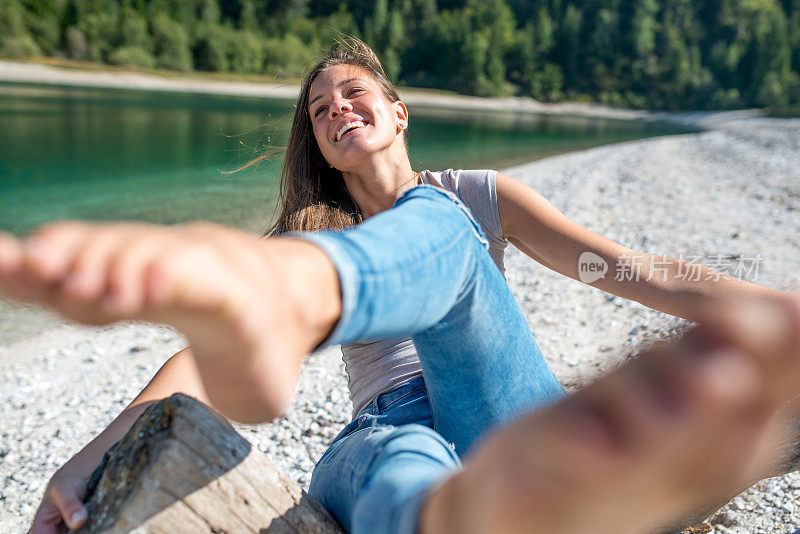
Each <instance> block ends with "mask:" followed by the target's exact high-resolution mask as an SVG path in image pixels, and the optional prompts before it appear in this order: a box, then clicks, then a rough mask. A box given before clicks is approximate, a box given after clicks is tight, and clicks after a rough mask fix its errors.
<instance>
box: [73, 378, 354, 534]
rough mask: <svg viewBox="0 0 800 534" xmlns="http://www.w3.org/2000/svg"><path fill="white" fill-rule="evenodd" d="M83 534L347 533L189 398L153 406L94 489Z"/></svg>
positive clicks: (110, 457) (113, 453) (110, 458)
mask: <svg viewBox="0 0 800 534" xmlns="http://www.w3.org/2000/svg"><path fill="white" fill-rule="evenodd" d="M87 508H88V510H89V521H88V522H87V524H86V525H85V526H84V527H83V528H82V529H81V530H80V532H82V533H83V532H92V533H93V532H131V531H135V532H148V533H151V532H152V533H165V534H176V533H180V532H192V533H203V532H208V533H212V532H213V533H221V532H262V533H276V534H284V533H303V534H318V533H319V534H322V533H325V534H327V533H342V532H343V531H342V529H341V527H340V526H339V525H338V524H337V523H336V521H335V520H334V519H333V518H332V517H331V516H330V515H328V513H327V512H326V511H325V509H324V508H323V507H322V506H321V505H320V504H319V503H317V502H316V501H315V500H314V499H313V498H312V497H311V496H310V495H308V494H307V493H306V492H304V491H303V490H302V489H301V488H300V486H298V485H297V484H296V483H295V482H293V481H292V480H290V479H289V478H288V477H287V476H286V475H285V474H284V473H282V472H281V471H280V470H279V469H278V468H277V467H275V465H274V464H273V463H272V462H270V461H269V459H268V458H267V457H266V456H265V455H264V454H262V453H261V452H260V451H258V450H257V449H255V448H254V447H253V446H252V445H251V444H250V443H249V442H248V441H247V440H246V439H244V438H243V437H242V436H240V435H239V434H238V433H237V432H236V431H235V430H234V429H233V428H232V427H231V426H230V425H229V424H228V422H227V421H226V420H225V419H224V418H223V417H222V416H220V415H218V414H215V413H214V412H213V411H212V410H211V409H210V408H208V407H207V406H206V405H204V404H202V403H201V402H199V401H197V400H195V399H193V398H191V397H188V396H186V395H182V394H175V395H173V396H172V397H170V398H168V399H164V400H163V401H160V402H158V403H155V404H153V405H152V406H150V407H148V409H147V410H146V411H145V412H144V413H143V414H142V416H141V417H140V418H139V419H138V420H137V421H136V423H135V424H134V425H133V427H131V429H130V431H128V433H127V434H126V435H125V437H124V438H123V439H122V440H120V442H119V443H117V444H116V445H115V446H114V447H112V449H111V450H109V452H108V453H106V457H105V459H104V460H103V464H102V465H101V466H100V467H99V468H98V470H97V471H96V472H95V474H94V476H93V477H92V480H91V481H90V483H89V486H88V489H87Z"/></svg>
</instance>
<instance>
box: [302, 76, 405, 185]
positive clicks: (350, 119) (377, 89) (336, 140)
mask: <svg viewBox="0 0 800 534" xmlns="http://www.w3.org/2000/svg"><path fill="white" fill-rule="evenodd" d="M308 101H309V105H308V114H309V118H310V119H311V125H312V128H313V130H314V138H315V139H316V140H317V145H318V146H319V149H320V152H322V155H323V156H324V157H325V159H326V160H327V161H328V163H330V164H331V165H333V166H334V167H336V168H337V169H339V170H342V171H346V170H350V169H354V168H356V167H357V166H358V165H359V163H362V162H363V161H364V159H365V158H369V157H371V156H372V155H374V154H378V153H380V152H381V151H384V150H395V149H397V148H398V147H399V148H401V149H402V150H401V151H400V153H402V154H405V141H404V138H403V130H404V129H405V127H406V126H407V124H408V112H407V110H406V107H405V105H404V104H403V103H402V102H400V101H397V102H390V101H389V99H388V98H387V97H386V95H385V93H384V92H383V89H382V87H381V85H380V84H379V83H378V82H377V81H375V79H374V78H373V77H372V76H371V75H370V74H369V73H368V72H367V71H366V70H364V69H362V68H360V67H357V66H354V65H346V64H343V65H335V66H333V67H329V68H327V69H325V70H324V71H322V72H321V73H320V74H319V75H318V76H317V77H316V78H315V79H314V82H313V83H312V84H311V89H310V91H309V100H308Z"/></svg>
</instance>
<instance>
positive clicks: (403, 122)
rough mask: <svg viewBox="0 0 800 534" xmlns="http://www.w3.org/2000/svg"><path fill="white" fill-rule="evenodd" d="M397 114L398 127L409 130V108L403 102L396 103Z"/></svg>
mask: <svg viewBox="0 0 800 534" xmlns="http://www.w3.org/2000/svg"><path fill="white" fill-rule="evenodd" d="M394 110H395V114H396V115H397V126H398V127H399V128H400V129H401V130H405V129H407V128H408V108H406V105H405V104H403V101H402V100H398V101H397V102H395V103H394Z"/></svg>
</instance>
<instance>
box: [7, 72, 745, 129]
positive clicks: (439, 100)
mask: <svg viewBox="0 0 800 534" xmlns="http://www.w3.org/2000/svg"><path fill="white" fill-rule="evenodd" d="M112 68H113V67H108V69H106V68H105V66H104V69H103V70H88V69H85V70H84V69H79V68H73V67H69V68H68V67H63V66H62V67H59V66H53V65H47V64H42V63H23V62H15V61H8V60H0V82H6V83H15V84H30V85H53V86H67V87H84V88H103V89H120V90H138V91H159V92H167V93H191V94H203V95H217V96H238V97H249V98H274V99H284V100H296V99H297V96H298V92H299V85H296V84H293V83H290V82H287V83H262V82H250V81H222V80H213V79H207V78H200V77H192V76H191V75H179V76H177V75H176V76H169V77H167V76H159V75H157V74H148V73H140V72H136V71H130V70H124V69H121V68H118V69H115V70H110V69H112ZM398 91H399V93H400V95H401V97H402V98H403V101H404V102H405V103H406V104H408V105H409V106H414V107H421V108H433V109H442V110H470V111H486V112H502V113H520V112H521V113H526V114H534V115H550V116H560V117H571V118H587V119H609V120H623V121H645V122H662V121H665V122H670V123H674V124H678V125H681V126H684V127H687V128H698V129H701V130H702V129H705V128H706V127H707V126H706V125H707V124H709V123H710V124H713V123H715V122H717V121H718V118H719V117H720V116H724V117H729V116H731V115H732V114H734V115H739V116H745V117H753V116H759V115H760V112H759V111H758V110H752V109H750V110H736V111H698V112H652V111H643V110H635V109H625V108H613V107H610V106H605V105H603V104H589V103H579V102H564V103H558V104H545V103H542V102H539V101H536V100H534V99H532V98H526V97H505V98H495V97H492V98H485V97H477V96H467V95H458V94H441V93H438V92H436V90H426V89H417V88H409V87H400V88H398Z"/></svg>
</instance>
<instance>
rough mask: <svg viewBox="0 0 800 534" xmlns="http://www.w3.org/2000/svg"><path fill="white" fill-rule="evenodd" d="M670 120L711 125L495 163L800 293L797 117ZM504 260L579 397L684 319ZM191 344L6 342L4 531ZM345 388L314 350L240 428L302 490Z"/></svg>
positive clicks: (753, 495)
mask: <svg viewBox="0 0 800 534" xmlns="http://www.w3.org/2000/svg"><path fill="white" fill-rule="evenodd" d="M676 120H682V121H684V122H685V123H687V124H691V125H694V126H697V127H699V128H702V129H704V131H703V132H701V133H696V134H686V135H677V136H668V137H661V138H652V139H646V140H640V141H633V142H627V143H622V144H617V145H609V146H604V147H599V148H594V149H590V150H585V151H581V152H577V153H571V154H566V155H562V156H557V157H551V158H548V159H544V160H539V161H536V162H533V163H530V164H526V165H521V166H518V167H514V168H508V169H502V170H503V172H505V173H506V174H509V175H511V176H513V177H515V178H518V179H520V180H522V181H524V182H526V183H528V184H529V185H531V186H532V187H534V188H535V189H537V190H538V191H539V192H541V193H542V194H543V195H544V196H545V197H547V198H548V199H549V200H550V201H551V202H553V203H554V204H555V205H556V207H558V208H559V209H560V210H561V211H563V212H564V213H566V214H567V215H568V216H569V217H570V218H572V219H573V220H575V221H576V222H578V223H579V224H581V225H583V226H586V227H587V228H589V229H591V230H593V231H595V232H597V233H599V234H601V235H603V236H605V237H608V238H609V239H612V240H614V241H617V242H619V243H622V244H624V245H626V246H628V247H630V248H633V249H635V250H640V251H644V252H648V253H653V254H657V255H667V256H671V257H675V258H678V257H683V258H688V259H693V260H695V261H699V262H700V263H704V264H706V265H709V266H712V267H715V268H717V269H721V270H726V271H728V272H730V273H732V274H733V273H735V272H740V273H741V272H742V266H743V265H744V266H745V267H747V272H746V273H744V274H746V275H747V279H749V280H751V281H754V282H755V283H758V284H760V285H764V286H767V287H772V288H776V289H785V290H793V291H795V292H798V291H800V289H798V284H800V120H798V119H791V120H784V119H768V118H763V117H760V116H758V115H757V114H755V113H749V112H741V113H721V114H712V115H687V116H684V117H680V118H676ZM506 266H507V271H508V272H507V276H508V282H509V285H510V286H511V288H512V290H513V291H514V293H515V295H516V297H517V300H518V301H519V303H520V305H521V306H522V308H523V310H524V311H525V313H526V315H527V318H528V322H529V325H530V327H531V329H532V330H533V332H534V334H535V335H536V338H537V340H538V341H539V344H540V346H541V349H542V352H543V353H544V354H545V356H546V357H547V360H548V362H549V364H550V365H551V367H552V368H553V369H554V371H555V373H556V374H557V376H558V377H559V378H560V379H561V381H562V382H563V383H564V384H565V385H566V386H567V387H568V389H570V390H573V391H574V390H575V389H576V388H578V387H580V386H581V385H584V384H586V383H587V382H588V381H590V380H592V379H593V378H594V377H596V376H598V375H599V374H601V373H603V372H606V371H608V370H609V369H611V368H613V367H614V366H616V365H618V364H619V363H620V362H622V361H623V360H624V359H625V358H627V357H630V355H631V353H632V352H635V351H636V348H637V347H641V346H643V345H645V344H646V343H647V341H648V340H652V339H655V338H660V337H664V336H666V335H669V334H671V333H674V332H676V331H678V330H680V329H681V328H683V327H684V326H685V323H684V322H682V321H680V320H677V319H676V318H674V317H671V316H669V315H666V314H664V313H660V312H656V311H653V310H651V309H648V308H646V307H644V306H642V305H640V304H638V303H635V302H630V301H627V300H624V299H621V298H618V297H614V296H612V295H609V294H606V293H603V292H602V291H600V290H597V289H594V288H591V287H589V286H587V285H584V284H581V283H578V282H575V281H573V280H570V279H567V278H565V277H563V276H561V275H558V274H556V273H554V272H552V271H549V270H547V269H546V268H544V267H542V266H540V265H539V264H537V263H535V262H533V261H532V260H530V259H528V258H527V257H526V256H524V255H522V254H521V253H520V252H519V251H517V250H515V249H513V247H509V249H508V252H507V256H506ZM612 269H613V266H612ZM737 269H738V271H737ZM15 313H30V314H31V315H32V316H33V315H35V314H39V315H37V317H40V316H41V314H40V312H38V311H36V310H25V309H21V310H17V311H16V312H15ZM37 320H40V319H37ZM184 346H186V341H185V339H184V338H183V337H182V336H181V335H180V333H178V332H176V331H174V330H172V329H169V328H166V327H162V326H157V325H149V324H140V323H125V324H117V325H112V326H109V327H104V328H88V327H82V326H78V325H74V324H68V323H64V322H61V321H58V320H55V319H52V318H51V319H49V322H48V323H47V328H46V329H44V330H43V331H31V333H30V335H28V336H26V337H24V338H22V339H20V338H18V337H17V338H15V339H13V340H11V341H3V338H2V337H0V405H2V406H3V412H2V425H0V532H23V531H25V530H26V529H27V527H28V525H29V524H30V521H31V519H32V517H33V514H34V512H35V510H36V507H37V506H38V502H39V499H40V498H41V495H42V492H43V490H44V487H45V485H46V483H47V480H48V479H49V477H50V476H51V475H52V474H53V472H54V471H55V470H56V469H57V468H58V467H59V466H60V465H62V464H63V463H64V462H65V461H66V460H67V459H68V458H70V457H71V456H72V455H73V454H74V453H75V452H77V451H78V450H79V449H80V448H81V447H82V446H83V445H84V444H85V443H87V442H88V441H89V440H90V439H91V438H92V437H93V436H94V435H95V434H97V433H98V432H99V431H100V430H102V429H103V428H104V427H105V426H106V425H107V424H108V423H109V422H110V421H111V420H112V419H113V418H114V417H115V416H116V415H117V414H118V413H119V412H120V411H121V410H122V409H123V408H124V407H125V406H126V405H127V403H128V402H130V401H131V400H132V399H133V397H134V396H135V395H136V394H137V393H138V392H139V391H140V390H141V389H142V388H143V387H144V386H145V385H146V383H147V382H148V380H149V379H150V378H151V377H152V375H153V374H154V373H155V371H156V370H157V369H158V368H159V366H160V365H161V364H162V363H163V362H164V361H165V360H166V359H167V358H168V357H169V356H171V355H172V354H173V353H175V352H177V351H178V350H179V349H181V348H183V347H184ZM346 386H347V382H346V376H345V371H344V364H343V363H342V361H341V352H340V351H339V349H338V348H333V349H328V350H325V351H322V352H319V353H315V354H312V355H311V356H309V357H308V359H307V363H306V365H305V367H304V369H303V372H302V375H301V379H300V383H299V385H298V388H297V392H296V396H295V399H294V402H293V404H292V405H291V407H290V408H289V409H288V412H287V415H286V417H285V418H283V419H280V420H278V421H275V422H274V423H271V424H268V425H262V426H259V427H246V426H237V429H238V430H239V432H240V433H241V434H242V435H243V436H244V437H245V438H247V439H248V440H250V441H251V442H252V443H253V444H254V445H255V446H257V447H258V448H259V449H260V450H262V451H264V452H265V453H267V454H268V455H269V456H270V457H271V458H272V459H273V461H274V462H275V463H276V464H277V465H278V466H279V467H281V468H282V469H284V470H285V471H286V472H287V473H288V474H289V476H290V477H291V478H293V479H294V480H296V481H297V482H298V483H299V484H300V485H301V486H303V487H304V488H306V489H307V487H308V483H309V480H310V477H311V471H312V468H313V465H314V462H315V461H316V460H317V459H318V458H319V457H320V456H321V455H322V454H323V452H324V451H325V448H326V446H327V444H328V443H329V442H330V440H332V438H333V437H334V436H335V435H336V434H337V433H338V432H339V430H340V429H341V428H342V426H343V425H344V424H346V423H347V422H348V421H349V416H350V411H351V405H350V401H349V399H348V394H347V387H346ZM724 445H725V444H724V443H720V447H724ZM799 498H800V474H798V473H792V474H789V475H785V476H782V477H777V478H773V479H768V480H765V481H762V482H759V483H758V484H756V485H755V486H754V487H753V488H751V489H750V490H748V491H746V492H744V493H743V494H741V495H739V496H738V497H736V498H735V499H733V501H731V503H730V504H728V505H727V506H726V507H725V508H723V509H722V510H721V511H720V512H719V513H718V514H716V515H715V516H714V517H713V518H712V519H711V520H710V522H709V524H710V525H711V527H712V528H713V530H714V532H720V533H730V534H733V533H737V534H738V533H741V534H757V533H770V532H794V531H795V530H796V529H798V528H800V501H798V499H799Z"/></svg>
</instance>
